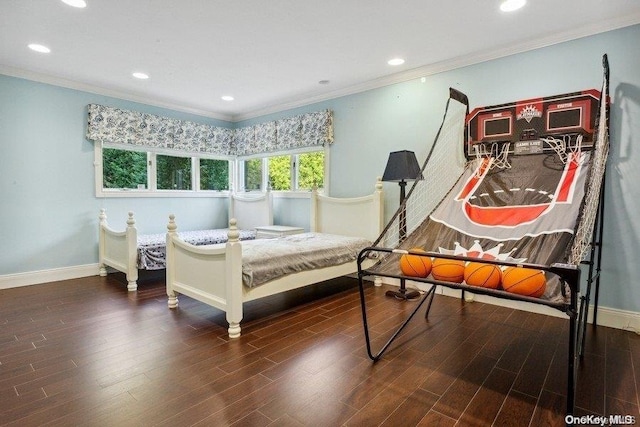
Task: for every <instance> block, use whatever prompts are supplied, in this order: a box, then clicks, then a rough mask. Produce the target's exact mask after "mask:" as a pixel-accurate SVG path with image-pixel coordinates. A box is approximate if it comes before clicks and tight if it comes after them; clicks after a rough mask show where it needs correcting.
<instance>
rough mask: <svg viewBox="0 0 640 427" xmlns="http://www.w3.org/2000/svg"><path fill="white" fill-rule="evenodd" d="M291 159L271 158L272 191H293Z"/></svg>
mask: <svg viewBox="0 0 640 427" xmlns="http://www.w3.org/2000/svg"><path fill="white" fill-rule="evenodd" d="M291 157H292V156H275V157H269V158H268V159H267V160H268V166H269V169H268V170H269V185H270V186H271V189H272V190H276V191H289V190H291Z"/></svg>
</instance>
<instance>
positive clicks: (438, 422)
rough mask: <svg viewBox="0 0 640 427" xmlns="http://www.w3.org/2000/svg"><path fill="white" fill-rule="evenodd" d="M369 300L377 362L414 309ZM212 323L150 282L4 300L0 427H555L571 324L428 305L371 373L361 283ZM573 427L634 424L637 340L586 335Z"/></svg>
mask: <svg viewBox="0 0 640 427" xmlns="http://www.w3.org/2000/svg"><path fill="white" fill-rule="evenodd" d="M384 291H385V289H384V288H374V287H372V286H371V287H368V288H367V301H368V304H369V310H368V313H369V324H370V327H371V334H372V338H373V341H374V346H376V348H379V346H380V345H382V344H383V343H384V342H385V341H386V339H387V337H388V335H389V333H390V332H391V331H392V330H393V327H394V326H395V325H396V324H398V323H399V322H400V321H401V320H402V319H403V315H404V314H406V313H407V312H408V311H409V310H411V308H412V307H413V306H414V304H415V302H401V301H397V300H395V299H390V298H388V297H385V296H384ZM226 327H227V325H226V322H225V319H224V314H223V313H222V312H220V311H218V310H216V309H213V308H211V307H208V306H206V305H204V304H202V303H199V302H197V301H194V300H192V299H189V298H187V297H184V296H181V297H180V307H179V308H178V309H177V310H169V309H168V308H167V302H166V296H165V291H164V283H163V281H162V278H158V279H156V280H150V281H148V283H142V284H140V287H139V290H138V292H134V293H129V292H127V290H126V286H125V285H124V284H123V283H122V281H121V277H119V276H118V275H117V274H114V275H110V276H109V277H107V278H101V277H89V278H84V279H77V280H68V281H63V282H56V283H48V284H43V285H35V286H28V287H22V288H14V289H7V290H0V425H2V426H21V427H22V426H43V425H46V426H119V427H122V426H343V425H344V426H490V425H495V426H542V425H554V426H555V425H558V426H560V425H564V424H565V420H564V416H565V414H564V411H565V404H566V403H565V402H566V398H565V393H566V354H567V330H568V322H567V320H565V319H562V318H555V317H549V316H543V315H539V314H532V313H527V312H523V311H518V310H512V309H507V308H503V307H497V306H492V305H488V304H482V303H477V302H475V303H464V302H462V301H461V300H459V299H455V298H450V297H445V296H436V299H435V302H434V305H433V308H432V310H431V313H430V316H429V319H428V321H425V320H424V316H423V315H421V314H420V313H419V314H418V315H417V316H416V318H415V319H414V320H413V321H412V323H411V324H410V325H409V327H408V330H407V331H406V333H404V334H403V335H402V336H401V337H400V338H399V339H398V340H397V342H396V343H394V344H393V346H392V347H391V348H390V349H389V351H388V352H387V353H386V354H385V355H384V357H383V358H382V359H381V360H380V361H378V362H377V363H372V362H371V361H370V360H369V359H368V358H367V356H366V349H365V344H364V338H363V331H362V318H361V312H360V303H359V296H358V291H357V282H356V281H355V280H354V279H349V278H342V279H338V280H334V281H330V282H325V283H322V284H319V285H315V286H310V287H307V288H304V289H301V290H299V291H293V292H289V293H287V294H283V295H278V296H274V297H269V298H265V299H262V300H258V301H254V302H252V303H249V304H246V306H245V320H244V321H243V323H242V328H243V329H242V337H241V338H240V339H236V340H229V339H228V337H227V332H226ZM586 350H587V351H586V354H585V356H584V359H583V360H582V361H581V363H580V367H579V378H578V382H579V384H578V392H577V405H578V407H579V408H578V414H579V415H588V414H594V415H610V414H622V415H627V414H629V415H632V416H634V417H635V419H636V422H637V423H640V414H639V412H638V407H639V402H638V385H639V383H640V336H638V335H636V334H634V333H632V332H628V331H621V330H616V329H610V328H605V327H598V328H597V329H595V330H593V329H592V328H589V331H588V338H587V347H586Z"/></svg>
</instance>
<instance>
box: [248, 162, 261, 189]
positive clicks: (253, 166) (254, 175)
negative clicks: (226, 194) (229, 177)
mask: <svg viewBox="0 0 640 427" xmlns="http://www.w3.org/2000/svg"><path fill="white" fill-rule="evenodd" d="M261 184H262V159H250V160H245V162H244V189H245V190H246V191H251V190H260V185H261Z"/></svg>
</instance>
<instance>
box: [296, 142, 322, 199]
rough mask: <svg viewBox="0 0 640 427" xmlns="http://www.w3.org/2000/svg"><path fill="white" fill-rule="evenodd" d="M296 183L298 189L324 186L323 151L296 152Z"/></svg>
mask: <svg viewBox="0 0 640 427" xmlns="http://www.w3.org/2000/svg"><path fill="white" fill-rule="evenodd" d="M297 157H298V159H297V162H296V163H297V164H298V185H297V188H298V189H299V190H302V189H305V190H311V189H313V188H324V151H314V152H312V153H303V154H298V156H297Z"/></svg>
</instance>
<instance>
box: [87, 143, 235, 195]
mask: <svg viewBox="0 0 640 427" xmlns="http://www.w3.org/2000/svg"><path fill="white" fill-rule="evenodd" d="M104 146H105V147H106V148H115V149H120V150H129V151H141V152H143V153H147V168H148V169H147V180H148V187H149V188H145V189H144V190H141V189H134V188H113V189H107V188H103V186H102V184H103V180H104V174H103V172H104V165H103V159H102V148H103V144H101V143H95V144H94V149H93V153H94V154H93V165H94V170H95V179H94V181H95V194H96V197H98V198H111V197H113V198H116V197H124V198H127V197H151V198H153V197H165V198H181V197H184V198H189V197H190V198H199V197H228V196H229V194H230V190H200V189H199V188H200V184H199V182H200V168H199V159H200V158H206V159H217V160H227V161H229V180H230V181H229V188H233V182H234V181H233V178H232V177H233V176H234V175H235V172H234V170H235V168H234V164H235V162H234V161H233V158H228V157H225V158H221V157H217V156H210V155H199V156H198V157H194V156H193V155H191V154H189V153H176V152H175V151H171V150H154V151H149V150H148V147H141V148H140V149H136V148H133V147H131V146H126V147H124V146H122V145H118V144H113V145H112V144H108V145H106V144H105V145H104ZM156 154H162V155H168V156H176V157H191V168H192V176H193V177H194V179H192V183H191V185H192V187H191V190H158V189H157V175H156ZM195 159H198V160H197V161H196V160H195ZM196 163H197V164H198V168H197V169H196V170H193V168H194V167H196V166H195V164H196ZM195 181H197V182H195Z"/></svg>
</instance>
